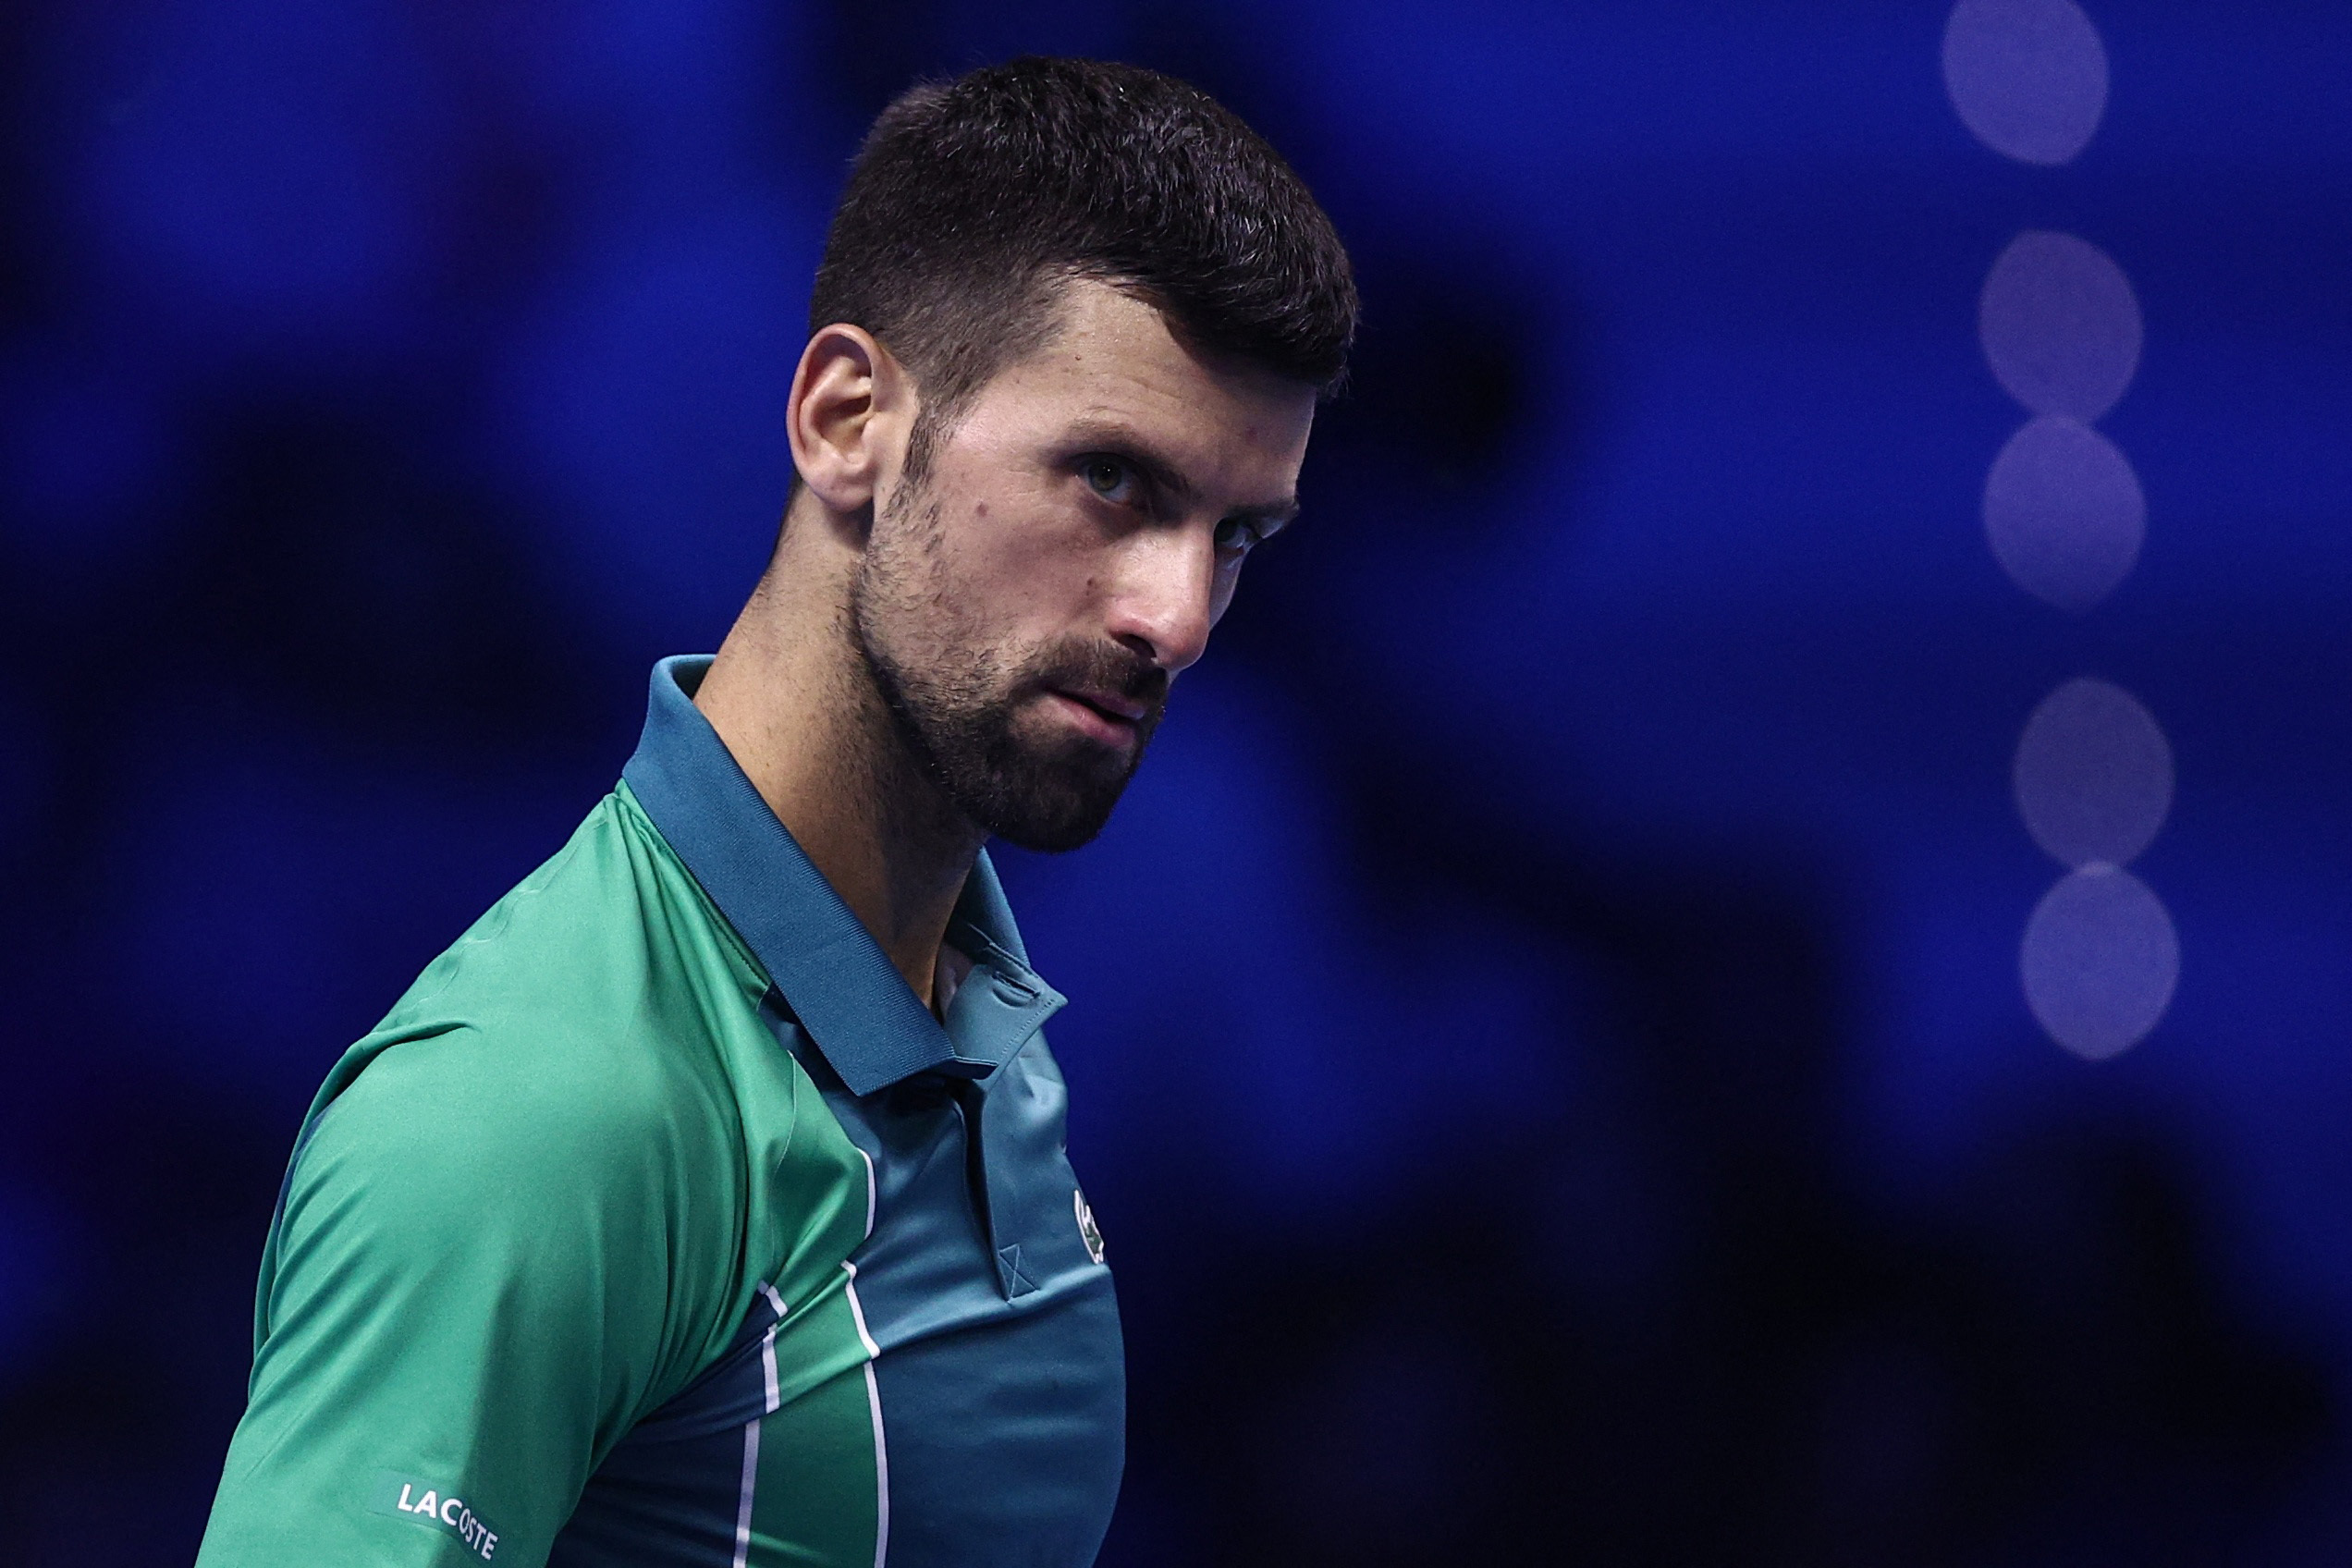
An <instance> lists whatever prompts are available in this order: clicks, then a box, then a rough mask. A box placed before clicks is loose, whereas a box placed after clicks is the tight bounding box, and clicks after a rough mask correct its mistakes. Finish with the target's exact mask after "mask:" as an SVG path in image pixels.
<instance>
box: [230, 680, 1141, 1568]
mask: <svg viewBox="0 0 2352 1568" xmlns="http://www.w3.org/2000/svg"><path fill="white" fill-rule="evenodd" d="M706 663H707V661H705V660H669V661H665V662H664V664H663V665H662V666H661V667H659V668H657V669H656V671H655V679H654V700H653V704H652V708H651V711H650V713H649V717H648V720H647V726H646V735H645V740H644V741H643V742H642V743H641V745H640V748H639V752H638V754H637V756H636V757H635V758H634V759H632V761H631V765H630V769H629V771H628V773H627V775H626V780H627V781H625V782H624V783H623V784H621V785H620V786H619V788H618V789H616V790H615V791H614V792H613V794H612V795H610V796H608V797H607V798H606V800H605V801H604V802H602V803H601V804H599V805H598V806H597V807H596V809H595V810H594V812H592V813H591V814H590V815H589V816H588V818H587V820H586V821H585V822H584V823H583V824H582V826H581V827H580V829H579V830H578V831H577V832H576V833H575V834H574V835H573V837H572V839H571V840H570V843H568V844H567V845H566V846H565V847H564V848H563V850H562V851H560V852H559V853H558V854H557V856H556V857H555V858H554V859H553V860H551V861H549V862H548V863H547V864H545V865H544V866H543V867H541V868H540V869H539V870H538V871H537V872H535V873H533V875H532V876H530V877H529V878H528V879H527V880H525V881H524V882H523V883H522V884H521V886H520V887H518V888H515V889H514V890H513V891H512V892H511V893H509V894H508V896H507V897H506V898H505V899H503V900H500V901H499V903H498V904H497V905H496V907H494V908H493V909H492V910H491V911H490V912H489V913H487V914H486V915H484V918H483V919H482V920H481V921H480V922H479V923H478V924H477V925H475V926H474V927H473V928H472V930H471V931H469V932H467V933H466V934H465V936H464V937H461V938H460V939H459V941H458V942H457V944H456V945H455V946H453V947H452V948H451V949H449V950H448V951H447V952H446V953H444V954H442V955H441V957H440V958H438V959H436V960H435V962H434V963H433V964H432V965H431V966H430V967H429V968H428V969H427V970H426V971H425V972H424V974H423V975H422V976H421V977H420V978H419V979H418V981H417V983H416V984H415V986H413V987H412V988H411V989H410V991H409V993H408V994H407V995H406V996H405V997H403V998H401V999H400V1001H399V1003H398V1005H397V1006H396V1007H395V1008H394V1009H393V1011H392V1012H391V1013H390V1015H389V1016H387V1017H386V1019H385V1020H384V1022H383V1023H381V1024H380V1025H378V1027H377V1028H376V1029H375V1030H374V1032H373V1033H372V1034H370V1035H368V1036H367V1037H366V1038H365V1039H363V1040H361V1041H360V1042H359V1043H358V1044H357V1045H355V1046H353V1047H351V1048H350V1050H349V1051H348V1052H347V1053H346V1054H345V1056H344V1057H343V1059H342V1060H341V1061H340V1062H338V1063H337V1066H336V1068H335V1070H334V1072H332V1073H331V1074H330V1075H329V1077H328V1079H327V1081H326V1084H325V1086H324V1087H323V1088H322V1089H321V1090H320V1092H319V1095H318V1097H317V1099H316V1101H315V1103H314V1104H313V1106H312V1110H311V1113H310V1116H309V1118H308V1119H307V1121H306V1122H305V1124H304V1127H303V1129H302V1132H301V1134H300V1139H299V1141H298V1143H297V1145H296V1149H295V1154H294V1157H293V1159H292V1161H291V1163H290V1165H289V1168H288V1173H287V1178H286V1182H285V1186H284V1190H283V1193H282V1195H281V1198H280V1202H279V1206H278V1212H277V1215H276V1220H275V1221H274V1223H273V1225H272V1228H271V1231H270V1236H269V1240H268V1243H267V1246H266V1249H265V1251H264V1254H263V1266H262V1279H261V1288H260V1292H259V1296H258V1301H257V1309H256V1325H255V1353H254V1366H253V1374H252V1379H251V1398H250V1404H249V1408H248V1410H247V1412H246V1415H245V1417H244V1419H243V1420H242V1421H241V1422H240V1423H239V1427H238V1428H237V1432H236V1435H235V1437H234V1439H233V1440H232V1442H231V1445H230V1449H229V1453H228V1458H227V1465H226V1467H225V1471H224V1476H223V1479H222V1484H221V1488H220V1492H219V1496H218V1499H217V1501H216V1502H215V1505H214V1513H213V1517H212V1521H211V1525H210V1528H209V1529H208V1531H207V1533H206V1536H205V1540H204V1546H203V1550H202V1555H201V1557H200V1559H199V1561H200V1563H202V1564H206V1565H216V1568H232V1565H234V1568H255V1565H266V1564H276V1563H286V1564H294V1563H301V1564H318V1563H329V1562H331V1563H337V1564H345V1563H350V1564H357V1563H386V1564H393V1563H399V1564H409V1563H414V1564H426V1563H459V1562H495V1563H500V1564H505V1563H523V1564H536V1563H541V1562H548V1563H554V1564H559V1565H560V1564H574V1565H587V1564H612V1565H615V1568H618V1565H619V1564H631V1565H635V1568H655V1565H668V1564H678V1565H680V1568H684V1565H688V1564H695V1565H712V1568H716V1565H726V1568H754V1565H761V1564H785V1563H790V1564H801V1565H815V1564H855V1565H857V1568H869V1565H882V1564H900V1568H929V1565H931V1564H937V1565H939V1568H947V1565H949V1564H954V1565H957V1568H978V1565H985V1564H994V1563H1003V1564H1007V1565H1008V1568H1009V1565H1011V1564H1014V1563H1022V1564H1029V1563H1035V1564H1053V1565H1057V1568H1059V1565H1063V1564H1068V1565H1070V1568H1076V1565H1079V1564H1083V1563H1085V1562H1091V1561H1092V1558H1093V1556H1094V1552H1095V1550H1096V1546H1097V1545H1098V1543H1099V1541H1100V1539H1101V1535H1102V1531H1103V1529H1104V1527H1105V1525H1107V1524H1108V1520H1109V1509H1110V1504H1111V1501H1112V1500H1113V1498H1114V1497H1115V1494H1116V1490H1117V1486H1118V1476H1119V1469H1120V1452H1121V1427H1122V1426H1123V1393H1122V1383H1121V1372H1120V1353H1119V1342H1118V1329H1117V1314H1116V1306H1115V1304H1114V1302H1113V1298H1112V1294H1111V1291H1110V1282H1109V1272H1108V1270H1107V1268H1105V1267H1104V1265H1103V1262H1102V1249H1101V1244H1100V1237H1099V1233H1098V1232H1097V1231H1096V1230H1095V1228H1094V1225H1093V1220H1092V1217H1091V1215H1090V1213H1089V1212H1088V1211H1087V1209H1086V1206H1085V1202H1084V1197H1083V1196H1081V1195H1079V1194H1078V1190H1077V1184H1076V1182H1075V1180H1074V1179H1073V1178H1072V1176H1071V1175H1070V1170H1069V1166H1068V1163H1067V1159H1066V1157H1065V1156H1064V1154H1063V1151H1062V1099H1061V1085H1060V1073H1059V1072H1058V1070H1056V1069H1055V1067H1054V1065H1053V1062H1052V1058H1051V1055H1050V1053H1049V1052H1048V1051H1047V1047H1046V1046H1045V1042H1044V1039H1043V1036H1042V1035H1041V1034H1040V1033H1039V1025H1040V1024H1041V1023H1043V1022H1044V1019H1045V1018H1046V1017H1047V1016H1048V1015H1049V1014H1050V1013H1051V1011H1053V1010H1054V1009H1055V1008H1057V1007H1059V1006H1060V998H1059V997H1058V996H1057V995H1055V994H1054V993H1053V991H1052V989H1051V988H1050V987H1049V986H1046V985H1045V983H1044V982H1043V981H1042V980H1040V979H1039V978H1037V976H1036V975H1035V972H1034V971H1033V970H1031V969H1030V968H1029V967H1028V963H1027V960H1026V956H1025V953H1024V952H1023V949H1022V948H1021V945H1020V938H1019V935H1018V933H1017V931H1015V930H1014V929H1013V927H1012V925H1011V916H1010V913H1009V911H1007V910H1006V909H1005V908H1004V904H1003V899H1002V895H1001V892H1000V890H999V889H998V887H997V885H996V880H995V877H994V874H993V872H991V871H990V870H989V869H988V868H987V866H986V862H985V858H984V861H983V863H982V864H981V865H980V866H979V867H978V868H977V870H976V871H975V874H974V878H973V884H972V886H971V887H970V888H968V889H967V892H966V895H965V898H964V900H963V902H962V904H961V905H960V906H959V908H958V911H957V915H956V919H955V922H954V923H953V924H952V925H951V926H950V930H949V940H950V942H951V943H952V944H954V945H955V946H956V947H957V948H958V949H959V950H960V951H961V952H962V953H963V954H964V955H965V956H968V957H970V958H972V959H973V960H974V969H973V972H972V974H970V975H969V976H967V978H966V979H965V980H964V981H963V983H962V986H960V987H959V988H958V990H957V993H956V998H955V1001H954V1004H953V1005H952V1006H951V1007H950V1008H949V1015H948V1018H947V1020H946V1021H945V1023H941V1022H940V1021H939V1020H937V1019H934V1018H933V1017H932V1016H931V1015H930V1013H929V1012H928V1011H927V1010H925V1009H924V1008H923V1007H922V1005H921V1004H920V1003H919V1002H918V1001H916V1000H915V998H914V997H913V993H912V992H910V991H909V990H908V989H907V987H906V986H905V985H904V983H903V982H902V981H900V979H899V978H898V976H897V974H896V972H895V970H893V969H891V968H890V966H889V964H888V960H887V958H886V957H885V956H884V955H883V954H882V953H881V951H880V949H878V948H877V947H876V946H875V944H874V943H873V941H872V939H871V937H868V936H867V935H866V934H865V932H864V928H863V927H862V926H859V925H857V923H856V922H855V920H854V918H853V917H852V916H851V915H850V914H849V912H848V911H847V909H846V908H845V907H844V906H843V905H841V903H840V901H839V899H838V898H837V897H836V896H834V895H833V893H832V891H831V889H830V888H829V887H827V885H826V884H825V883H824V880H823V878H822V876H819V875H817V874H816V872H815V868H814V867H813V866H812V865H811V864H809V863H808V861H807V860H806V857H805V856H804V855H802V853H801V852H800V851H799V849H798V847H797V845H794V844H793V843H792V841H791V839H790V834H789V833H787V832H785V831H784V829H783V828H782V827H781V825H780V824H778V822H777V821H776V819H775V817H774V816H773V815H772V814H770V813H768V812H767V810H766V806H765V805H764V804H761V803H760V802H759V800H758V797H757V795H756V792H754V791H753V790H752V789H751V787H750V784H749V782H748V780H746V779H744V778H743V777H742V775H741V771H740V769H738V768H736V767H735V766H734V764H733V760H732V758H731V757H729V756H728V754H727V753H726V750H725V748H724V746H723V745H722V744H721V743H720V742H719V741H718V740H717V736H716V735H715V734H714V733H713V732H712V731H711V730H710V729H709V727H708V726H707V725H706V724H705V723H704V722H703V720H702V718H701V716H700V715H699V714H698V713H696V712H695V711H694V710H693V708H692V705H691V702H690V701H689V699H690V697H691V693H692V685H693V683H694V682H695V681H697V680H699V679H700V675H701V672H702V669H703V668H705V666H706ZM641 797H642V798H641Z"/></svg>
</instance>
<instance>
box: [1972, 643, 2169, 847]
mask: <svg viewBox="0 0 2352 1568" xmlns="http://www.w3.org/2000/svg"><path fill="white" fill-rule="evenodd" d="M2011 778H2012V781H2013V782H2014V784H2015V787H2016V791H2017V811H2018V814H2019V815H2022V816H2023V817H2024V818H2025V819H2026V827H2027V831H2029V832H2031V833H2032V834H2033V839H2034V842H2035V843H2037V844H2040V846H2041V847H2042V848H2043V849H2044V850H2046V851H2049V852H2050V853H2051V854H2052V856H2053V857H2055V858H2056V859H2057V860H2059V861H2061V862H2063V863H2064V864H2067V865H2071V866H2075V867H2077V868H2080V867H2083V866H2088V865H2092V864H2101V863H2111V864H2116V865H2125V864H2129V863H2130V862H2131V861H2132V859H2133V858H2134V857H2136V856H2137V855H2138V853H2139V852H2140V851H2142V850H2145V849H2146V848H2148V845H2149V842H2150V840H2151V839H2154V838H2155V837H2156V830H2157V829H2158V828H2160V827H2162V826H2163V825H2164V816H2165V814H2166V813H2168V812H2169V811H2171V810H2172V806H2173V748H2172V746H2171V744H2170V743H2169V742H2168V741H2166V740H2165V739H2164V731H2163V730H2162V728H2160V727H2159V726H2158V725H2157V723H2156V717H2155V716H2154V715H2153V714H2151V713H2150V712H2149V711H2148V709H2147V708H2146V707H2144V706H2142V705H2141V704H2140V702H2139V699H2138V698H2137V697H2135V696H2133V695H2132V694H2131V693H2130V692H2126V691H2125V690H2124V689H2123V688H2122V687H2120V686H2115V685H2112V684H2110V683H2109V682H2107V681H2104V680H2092V679H2090V678H2089V677H2087V676H2086V677H2082V678H2080V679H2077V680H2069V681H2067V682H2066V683H2065V684H2064V685H2063V686H2061V687H2059V688H2058V689H2057V690H2056V691H2055V692H2051V693H2050V695H2049V696H2047V697H2045V698H2043V699H2042V701H2041V705H2040V707H2038V708H2036V709H2034V711H2033V717H2030V718H2028V719H2027V720H2026V730H2025V733H2024V735H2022V736H2021V737H2019V739H2018V741H2017V757H2016V763H2015V767H2014V768H2013V769H2012V772H2011Z"/></svg>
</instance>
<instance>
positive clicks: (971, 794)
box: [850, 485, 1168, 851]
mask: <svg viewBox="0 0 2352 1568" xmlns="http://www.w3.org/2000/svg"><path fill="white" fill-rule="evenodd" d="M944 529H945V522H944V521H943V519H942V517H941V515H940V508H939V506H938V504H937V501H936V500H933V499H932V498H930V497H929V496H928V495H927V494H925V490H924V487H921V486H919V485H909V486H907V487H905V488H902V489H901V490H900V491H899V492H898V493H897V494H896V495H894V496H892V497H891V498H890V503H889V504H888V506H887V507H886V508H884V510H883V512H882V514H881V515H880V516H879V517H878V518H877V519H876V521H875V524H874V528H873V533H872V535H871V537H870V538H869V539H868V541H867V544H866V549H865V555H864V559H863V560H861V561H860V563H859V567H858V573H857V577H856V580H855V582H854V583H853V585H852V588H851V598H850V632H851V639H852V641H853V643H854V644H855V646H856V649H857V652H858V655H859V657H860V659H861V660H862V662H863V663H864V668H865V672H866V674H867V676H868V677H869V678H870V679H871V680H872V682H873V685H874V691H875V693H876V695H877V696H878V697H879V698H880V699H881V702H882V705H883V708H884V710H885V711H886V712H887V713H888V716H889V730H890V733H889V735H888V737H877V739H878V740H882V741H885V743H893V744H895V745H896V746H898V747H899V748H900V751H901V752H902V754H903V758H904V760H905V761H907V762H909V763H911V764H912V765H913V769H914V771H915V773H916V774H917V775H918V776H919V777H920V778H923V779H924V780H925V781H926V782H928V783H929V784H930V785H932V786H933V787H936V788H937V789H938V790H940V791H941V792H942V793H943V794H944V795H945V796H946V797H947V801H948V803H949V805H951V806H952V807H953V808H954V809H955V810H956V811H957V812H958V813H959V814H960V815H962V816H963V817H964V818H965V819H967V820H968V821H970V822H971V823H972V824H974V826H975V827H979V828H980V829H981V830H983V831H984V832H987V833H990V834H994V835H995V836H997V837H998V838H1001V839H1005V840H1006V841H1008V842H1010V843H1012V844H1016V845H1018V846H1020V847H1021V848H1023V849H1026V850H1041V851H1063V850H1074V849H1076V848H1078V847H1079V846H1080V845H1082V844H1084V843H1087V842H1089V841H1090V840H1092V839H1094V838H1095V836H1096V834H1098V833H1100V832H1101V831H1102V829H1103V826H1104V824H1105V823H1107V822H1109V820H1110V814H1111V810H1112V808H1113V807H1115V806H1116V805H1117V804H1118V803H1119V797H1120V795H1121V793H1122V792H1123V791H1124V790H1126V788H1127V782H1128V780H1129V779H1130V778H1133V777H1134V772H1135V769H1136V767H1137V766H1139V765H1140V764H1141V763H1142V761H1143V757H1144V751H1145V747H1146V746H1147V745H1148V744H1149V743H1150V741H1151V737H1152V731H1153V730H1154V729H1156V728H1158V723H1159V718H1160V714H1161V712H1162V710H1163V707H1164V705H1165V704H1166V701H1167V695H1168V675H1167V672H1166V671H1165V670H1162V669H1161V668H1159V667H1158V666H1157V665H1156V664H1154V663H1153V662H1152V661H1151V660H1150V659H1148V658H1146V657H1145V656H1144V655H1142V654H1140V653H1137V652H1135V651H1133V650H1132V649H1129V648H1126V647H1123V646H1121V644H1119V643H1112V642H1109V641H1100V642H1096V641H1090V640H1088V639H1086V638H1084V637H1077V636H1070V637H1063V638H1059V639H1056V640H1054V641H1051V642H1048V643H1045V644H1043V645H1041V646H1039V647H1036V648H1035V649H1034V650H1028V651H1025V652H1021V653H1019V654H1018V655H1017V656H1016V655H1014V654H1012V653H1009V651H1008V650H1006V649H1004V648H1002V647H1001V646H999V645H998V644H997V643H993V642H991V641H990V640H989V638H988V636H987V634H986V629H985V627H984V625H982V624H981V622H980V620H979V618H977V617H975V616H974V615H973V614H972V613H970V612H969V611H965V610H962V609H960V608H959V607H958V599H957V595H956V593H955V585H954V584H953V583H952V582H949V581H947V580H946V574H945V567H944V559H945V548H944V546H945V543H946V540H945V534H944ZM1049 692H1112V693H1117V694H1118V695H1119V696H1121V697H1122V698H1125V699H1127V700H1129V701H1132V702H1135V703H1139V704H1143V705H1144V707H1145V713H1144V716H1143V717H1141V718H1140V719H1138V720H1136V721H1135V726H1134V729H1135V736H1134V740H1133V741H1132V742H1131V743H1130V744H1129V745H1127V746H1125V747H1112V746H1106V745H1103V744H1101V743H1100V742H1098V741H1095V740H1093V739H1091V738H1089V737H1087V736H1085V735H1083V734H1079V733H1076V732H1074V731H1068V730H1060V731H1059V732H1056V730H1055V727H1052V726H1050V725H1049V724H1043V725H1041V722H1040V717H1039V716H1038V715H1036V714H1035V713H1033V712H1031V711H1030V710H1035V709H1037V708H1039V707H1041V706H1042V705H1043V704H1045V702H1046V701H1047V693H1049ZM1024 716H1026V717H1028V718H1029V723H1028V724H1027V725H1026V726H1025V727H1024V726H1023V717H1024ZM1024 728H1025V729H1026V730H1027V733H1024V732H1023V731H1024ZM1041 729H1044V730H1045V731H1046V732H1044V733H1040V732H1039V731H1040V730H1041Z"/></svg>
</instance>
